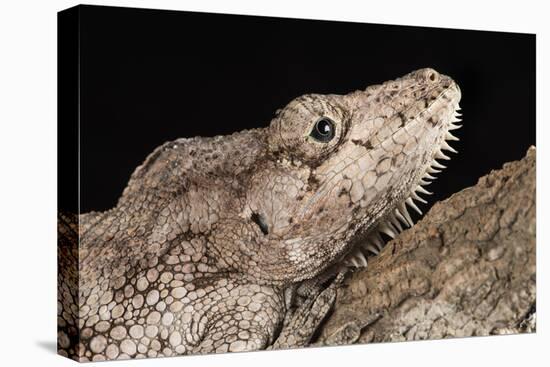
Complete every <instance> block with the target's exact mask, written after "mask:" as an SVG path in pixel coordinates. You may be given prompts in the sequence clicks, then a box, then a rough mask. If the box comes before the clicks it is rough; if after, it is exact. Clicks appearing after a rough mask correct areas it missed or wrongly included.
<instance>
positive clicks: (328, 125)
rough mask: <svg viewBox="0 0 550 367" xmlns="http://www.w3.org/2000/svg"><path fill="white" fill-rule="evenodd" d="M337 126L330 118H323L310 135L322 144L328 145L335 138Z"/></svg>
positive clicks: (318, 121)
mask: <svg viewBox="0 0 550 367" xmlns="http://www.w3.org/2000/svg"><path fill="white" fill-rule="evenodd" d="M334 134H335V126H334V122H333V121H332V120H331V119H329V118H328V117H321V118H320V119H319V120H317V122H316V123H315V125H314V126H313V129H312V130H311V133H309V136H311V137H312V138H313V139H315V140H317V141H320V142H322V143H327V142H329V141H331V140H332V138H334Z"/></svg>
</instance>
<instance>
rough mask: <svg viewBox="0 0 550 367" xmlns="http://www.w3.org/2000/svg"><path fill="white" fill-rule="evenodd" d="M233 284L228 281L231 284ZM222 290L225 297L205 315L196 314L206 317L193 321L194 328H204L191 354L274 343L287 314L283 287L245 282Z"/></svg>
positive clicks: (191, 325)
mask: <svg viewBox="0 0 550 367" xmlns="http://www.w3.org/2000/svg"><path fill="white" fill-rule="evenodd" d="M232 286H233V285H232V284H231V283H229V284H228V287H232ZM225 292H227V293H225ZM218 293H220V294H221V293H225V294H224V297H222V298H221V299H218V300H216V301H215V302H213V303H212V304H210V306H209V307H207V309H208V311H207V312H206V313H205V314H204V316H205V317H201V316H199V315H198V314H197V315H195V317H194V319H195V320H197V322H201V321H200V320H203V324H202V325H193V324H192V323H191V324H190V325H189V326H190V328H189V330H190V331H191V332H192V331H193V330H199V329H203V333H201V335H200V340H199V341H198V343H196V344H195V346H194V347H193V348H192V350H191V352H190V354H195V353H201V354H205V353H214V352H215V353H225V352H243V351H253V350H259V349H265V348H266V347H267V346H269V345H271V344H272V343H273V339H274V337H275V334H276V332H277V330H278V329H279V328H280V325H281V323H282V321H283V317H284V309H285V304H284V295H283V293H282V291H281V290H279V289H278V288H274V287H269V286H260V285H257V284H241V285H235V286H234V287H233V288H231V289H230V290H222V291H221V292H218ZM193 337H194V335H191V338H193Z"/></svg>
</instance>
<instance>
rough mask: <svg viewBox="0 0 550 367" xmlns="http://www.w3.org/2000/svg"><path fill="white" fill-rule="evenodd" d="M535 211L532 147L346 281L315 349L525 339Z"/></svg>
mask: <svg viewBox="0 0 550 367" xmlns="http://www.w3.org/2000/svg"><path fill="white" fill-rule="evenodd" d="M535 211H536V206H535V148H534V147H531V148H530V149H529V150H528V152H527V155H526V156H525V158H523V159H522V160H520V161H516V162H511V163H507V164H505V165H504V167H503V168H502V169H501V170H498V171H492V172H491V173H490V174H488V175H487V176H484V177H482V178H480V179H479V181H478V183H477V185H475V186H473V187H470V188H467V189H465V190H462V191H460V192H458V193H456V194H454V195H453V196H451V197H450V198H449V199H447V200H445V201H442V202H439V203H436V204H435V205H434V206H433V207H432V208H431V210H430V211H429V212H428V213H427V214H426V215H425V217H424V218H423V219H422V220H421V221H420V222H418V223H417V224H416V225H415V226H414V227H413V228H411V229H409V230H406V231H404V232H402V233H401V234H400V235H399V236H398V237H397V238H395V239H394V240H393V241H391V242H389V243H388V244H387V246H386V247H385V248H384V250H383V251H382V252H381V254H380V255H379V256H377V257H375V258H373V259H372V260H371V262H370V263H369V265H368V268H367V269H365V270H363V271H358V272H355V273H353V274H352V275H351V276H350V277H348V278H347V279H346V281H345V282H344V284H343V286H342V287H341V288H339V289H338V294H337V299H336V304H335V307H334V310H333V313H332V314H331V315H330V316H329V317H328V319H327V320H326V322H325V323H324V325H323V327H322V329H321V330H320V333H319V334H318V336H317V338H316V340H315V344H317V345H327V344H328V345H334V344H349V343H372V342H390V341H404V340H423V339H440V338H451V337H464V336H478V335H493V334H510V333H520V332H534V331H535V326H536V325H535V324H536V313H535V310H536V308H535V292H536V275H535V270H536V266H535V265H536V263H535V250H536V249H535V228H536V227H535Z"/></svg>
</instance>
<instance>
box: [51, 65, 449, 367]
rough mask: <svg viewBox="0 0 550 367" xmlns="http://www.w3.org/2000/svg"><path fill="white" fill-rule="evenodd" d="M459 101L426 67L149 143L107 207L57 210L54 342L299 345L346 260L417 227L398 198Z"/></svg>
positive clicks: (114, 354)
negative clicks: (236, 126)
mask: <svg viewBox="0 0 550 367" xmlns="http://www.w3.org/2000/svg"><path fill="white" fill-rule="evenodd" d="M459 99H460V90H459V88H458V87H457V85H456V84H455V83H454V82H453V81H452V80H451V79H450V78H449V77H446V76H443V75H440V74H438V73H437V72H436V71H434V70H432V69H421V70H418V71H415V72H413V73H410V74H407V75H405V76H404V77H402V78H399V79H396V80H394V81H390V82H386V83H384V84H381V85H375V86H371V87H368V88H367V89H366V90H364V91H356V92H353V93H350V94H348V95H343V96H341V95H317V94H310V95H304V96H301V97H298V98H296V99H295V100H293V101H291V102H290V103H289V104H288V105H287V106H286V107H285V108H283V109H282V110H280V111H278V113H277V116H276V117H275V118H274V119H273V120H272V121H271V124H270V126H269V127H266V128H261V129H254V130H249V131H242V132H239V133H235V134H233V135H230V136H217V137H214V138H192V139H178V140H176V141H173V142H169V143H166V144H164V145H162V146H161V147H159V148H157V149H156V150H155V151H154V152H153V153H152V154H151V155H150V156H149V157H148V158H147V159H146V161H145V162H144V163H143V165H141V166H140V167H138V168H137V169H136V171H135V172H134V173H133V175H132V177H131V179H130V181H129V183H128V186H127V188H126V189H125V191H124V193H123V195H122V197H121V198H120V200H119V202H118V204H117V206H116V207H115V208H113V209H111V210H109V211H107V212H103V213H88V214H83V215H81V216H80V217H79V218H78V222H79V227H78V226H77V224H76V223H77V221H76V218H74V217H73V218H71V217H70V216H68V215H62V216H61V218H60V248H59V256H60V278H59V302H58V307H59V312H58V314H59V332H58V336H59V338H58V345H59V352H60V353H61V354H63V355H66V356H69V357H71V358H74V359H76V360H80V361H87V360H104V359H122V358H139V357H158V356H171V355H178V354H194V353H211V352H227V351H245V350H256V349H264V348H281V347H296V346H301V345H306V344H307V343H308V342H309V340H310V338H311V335H312V334H313V332H314V331H315V329H316V327H317V326H318V325H319V324H320V323H321V322H322V320H323V318H324V316H325V315H326V313H327V312H328V311H329V309H330V307H331V305H332V302H333V300H334V296H335V292H336V290H335V289H336V285H337V284H338V282H339V281H340V280H341V279H342V277H343V275H342V274H343V272H342V271H343V270H342V269H343V265H348V266H362V265H366V260H365V256H364V255H365V254H366V253H367V252H368V250H369V249H370V250H371V251H373V252H376V251H377V248H379V247H380V243H379V237H378V231H384V232H386V233H388V234H390V235H394V234H395V232H396V231H398V230H399V228H400V227H401V225H400V224H399V222H398V220H397V219H396V218H399V219H400V220H402V221H403V223H407V224H409V225H412V223H411V221H410V217H409V215H408V213H407V212H406V209H405V207H404V203H405V202H406V200H407V199H409V198H411V197H413V198H417V197H418V196H417V194H416V191H417V190H422V189H421V186H419V185H422V184H423V183H424V181H423V177H425V175H426V174H427V173H428V172H433V169H432V168H431V166H432V165H434V164H437V162H436V161H435V159H436V158H444V156H443V155H442V153H441V149H442V148H443V149H445V148H448V149H450V148H449V147H448V145H446V143H445V139H451V138H453V137H452V136H451V135H449V133H448V130H450V129H453V128H455V127H456V126H455V125H453V122H454V121H456V120H455V111H456V109H457V108H458V101H459ZM320 119H324V120H323V121H321V122H319V120H320ZM317 128H319V129H321V135H319V134H320V132H315V129H317ZM331 128H332V129H331ZM323 132H324V133H327V135H326V138H325V139H324V136H323V134H322V133H323ZM331 135H333V136H332V137H331ZM409 202H410V203H412V201H410V200H409ZM412 205H414V204H412ZM71 228H72V229H73V231H72V232H71V231H70V229H71ZM76 232H79V236H80V252H79V254H78V259H79V260H78V267H79V272H78V273H77V272H76V269H75V267H76V265H73V266H64V265H63V264H71V261H72V263H74V261H75V260H74V259H76V258H77V255H76V251H75V246H74V245H73V246H71V245H69V244H70V243H71V240H70V238H73V239H74V238H75V237H76V236H75V234H74V233H76ZM71 233H72V235H71ZM73 243H74V241H73ZM338 272H340V273H339V274H338V276H336V280H334V281H332V284H330V283H331V279H332V276H333V275H334V274H336V273H338ZM327 283H328V284H329V285H328V286H327V285H326V284H327ZM76 285H78V287H77V286H76ZM75 305H78V307H76V306H75Z"/></svg>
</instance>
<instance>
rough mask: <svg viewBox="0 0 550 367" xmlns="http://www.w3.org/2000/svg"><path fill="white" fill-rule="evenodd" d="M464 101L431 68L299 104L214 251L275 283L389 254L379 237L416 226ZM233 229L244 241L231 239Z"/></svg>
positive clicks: (286, 112) (276, 124) (271, 131)
mask: <svg viewBox="0 0 550 367" xmlns="http://www.w3.org/2000/svg"><path fill="white" fill-rule="evenodd" d="M459 100H460V89H459V88H458V86H457V85H456V83H455V82H454V81H453V80H452V79H451V78H449V77H447V76H444V75H440V74H439V73H438V72H436V71H435V70H433V69H421V70H417V71H415V72H412V73H410V74H407V75H405V76H403V77H401V78H398V79H396V80H392V81H389V82H386V83H383V84H380V85H374V86H370V87H368V88H366V89H365V90H362V91H355V92H352V93H349V94H347V95H335V94H330V95H321V94H307V95H303V96H301V97H298V98H296V99H294V100H293V101H291V102H290V103H289V104H288V105H287V106H285V107H284V108H283V109H282V110H280V111H279V112H278V113H277V115H276V116H275V117H274V119H273V120H272V121H271V124H270V126H269V128H267V129H266V130H265V141H266V152H267V153H266V155H265V157H266V158H265V159H263V160H262V161H258V162H256V163H255V165H254V167H253V169H251V170H250V172H252V173H251V178H250V180H249V181H247V182H250V185H249V186H248V187H247V188H246V190H245V192H246V197H245V198H244V199H243V201H242V202H243V206H242V208H241V209H239V210H241V211H240V212H239V213H238V217H240V218H243V219H244V220H245V222H246V220H248V221H247V222H246V223H245V224H244V225H246V226H247V227H245V228H237V229H236V228H235V224H234V221H232V222H231V223H228V224H227V226H226V227H224V226H223V224H221V223H218V226H217V227H218V228H226V230H225V231H224V233H222V235H220V236H219V237H218V238H217V239H216V241H215V242H216V246H219V248H220V249H223V251H227V249H228V248H230V249H231V253H232V254H233V255H234V256H236V257H238V258H239V259H241V260H240V261H234V262H233V263H231V266H233V267H235V268H236V270H237V272H238V273H243V274H246V275H248V276H249V277H250V278H251V279H254V280H255V281H262V282H267V283H270V284H275V283H278V284H281V283H283V284H288V283H293V282H297V281H301V280H304V279H311V278H313V277H315V276H317V275H318V274H320V273H321V272H323V271H325V270H327V269H328V268H332V267H333V266H334V265H336V266H337V265H339V264H342V263H351V264H352V265H353V266H361V265H363V266H364V265H365V263H366V261H365V259H364V258H363V257H362V256H359V255H358V254H361V255H362V254H363V253H364V251H363V247H364V249H366V250H365V252H368V251H372V252H376V251H379V250H380V248H381V247H382V246H383V241H382V240H381V239H380V238H379V237H378V236H377V235H376V234H375V233H376V231H382V232H384V233H387V234H388V235H390V236H391V235H394V234H395V233H397V232H398V231H399V230H400V224H399V222H401V223H405V224H406V225H409V226H410V225H412V219H411V218H410V215H409V213H408V212H407V211H406V210H405V208H406V205H409V206H412V207H413V208H416V205H415V204H414V200H418V198H419V197H420V196H419V195H420V194H422V188H421V187H422V186H424V185H425V184H426V183H427V182H428V180H429V177H432V176H428V175H432V174H434V173H435V170H437V167H439V166H438V165H439V163H437V161H436V160H437V159H441V158H442V157H443V158H444V156H443V155H442V154H443V153H442V152H441V150H445V149H448V146H447V145H446V143H445V141H446V140H449V139H452V137H451V135H448V134H449V131H450V130H452V129H453V128H454V127H455V125H454V122H455V121H454V117H455V111H456V109H457V105H458V101H459ZM432 167H434V168H432ZM419 187H420V188H419ZM239 208H240V206H239ZM394 216H395V218H394ZM375 228H376V231H375ZM229 230H230V231H233V232H235V234H236V235H235V238H237V240H235V239H231V240H226V239H227V238H228V236H227V234H226V233H225V232H227V231H229ZM237 233H238V235H237ZM242 233H245V234H247V236H248V237H249V238H248V237H247V238H244V237H243V236H242ZM367 234H368V235H367ZM364 237H367V238H369V240H368V241H367V242H366V244H365V245H364V246H363V247H361V248H356V246H355V244H356V243H358V239H359V238H364ZM239 238H240V239H242V240H239ZM350 254H351V255H350ZM354 254H355V255H357V256H355V255H354ZM348 255H349V257H346V256H348ZM353 259H355V260H353ZM348 260H349V261H348Z"/></svg>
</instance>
